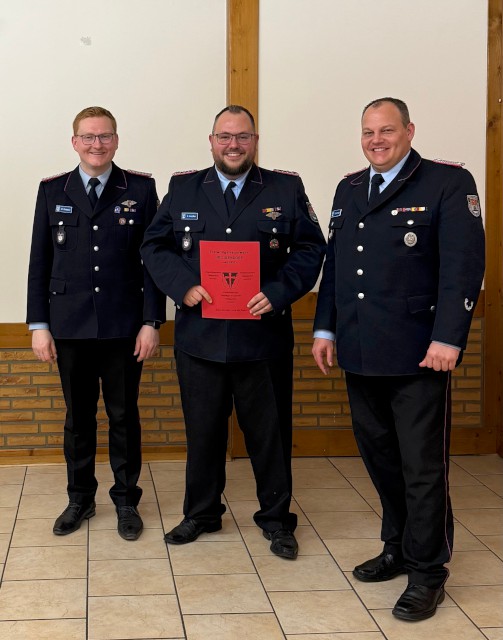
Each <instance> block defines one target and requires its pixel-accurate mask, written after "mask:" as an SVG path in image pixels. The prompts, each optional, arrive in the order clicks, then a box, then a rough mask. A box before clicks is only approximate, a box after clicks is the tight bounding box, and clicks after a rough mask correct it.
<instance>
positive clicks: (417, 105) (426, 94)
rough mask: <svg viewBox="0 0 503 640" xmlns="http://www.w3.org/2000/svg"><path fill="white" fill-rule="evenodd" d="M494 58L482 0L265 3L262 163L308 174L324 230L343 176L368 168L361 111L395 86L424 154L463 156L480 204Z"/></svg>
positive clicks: (306, 179) (296, 0)
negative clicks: (490, 55) (490, 70)
mask: <svg viewBox="0 0 503 640" xmlns="http://www.w3.org/2000/svg"><path fill="white" fill-rule="evenodd" d="M486 60H487V2H486V1H485V0H358V1H350V0H309V1H308V0H261V2H260V59H259V64H260V87H259V110H260V134H261V137H260V164H262V165H263V166H264V167H269V168H281V169H290V170H295V171H298V172H299V173H300V175H301V176H302V178H303V180H304V184H305V186H306V190H307V193H308V195H309V198H310V200H311V202H312V203H313V206H314V208H315V211H316V213H317V214H318V218H319V219H320V223H321V225H322V228H323V229H324V231H325V232H326V230H327V228H328V220H329V213H330V211H331V205H332V199H333V196H334V192H335V187H336V185H337V184H338V182H339V181H340V180H341V179H342V177H343V176H344V174H346V173H348V172H351V171H357V170H359V169H360V168H362V167H364V166H367V165H368V163H367V161H366V160H365V157H364V156H363V153H362V151H361V147H360V117H361V112H362V109H363V107H364V106H365V105H366V104H368V103H369V102H370V101H371V100H373V99H375V98H379V97H382V96H386V95H391V96H395V97H398V98H401V99H403V100H405V102H407V104H408V106H409V110H410V114H411V119H412V121H413V122H414V123H415V124H416V136H415V138H414V141H413V145H414V147H415V148H416V149H417V151H419V153H420V154H421V155H422V156H424V157H425V158H431V159H434V158H443V159H447V160H454V161H461V162H465V163H466V164H465V166H466V168H467V169H469V170H470V171H471V172H472V173H473V175H474V176H475V180H476V182H477V186H478V190H479V194H480V196H481V202H482V203H483V202H484V180H485V178H484V175H485V122H486V92H487V79H486V75H487V74H486V64H487V62H486ZM418 205H420V203H418Z"/></svg>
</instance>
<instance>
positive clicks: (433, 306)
mask: <svg viewBox="0 0 503 640" xmlns="http://www.w3.org/2000/svg"><path fill="white" fill-rule="evenodd" d="M435 309H436V306H435V305H434V304H432V305H431V307H430V311H431V312H432V313H433V312H434V311H435Z"/></svg>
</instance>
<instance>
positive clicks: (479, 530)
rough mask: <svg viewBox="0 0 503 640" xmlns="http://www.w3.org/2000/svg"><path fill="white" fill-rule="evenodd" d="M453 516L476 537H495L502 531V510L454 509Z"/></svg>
mask: <svg viewBox="0 0 503 640" xmlns="http://www.w3.org/2000/svg"><path fill="white" fill-rule="evenodd" d="M454 516H455V518H456V520H459V522H461V524H463V525H464V526H465V527H466V528H467V529H468V531H470V532H471V533H473V534H474V535H476V536H497V535H499V534H501V531H502V529H503V509H459V510H456V509H455V510H454Z"/></svg>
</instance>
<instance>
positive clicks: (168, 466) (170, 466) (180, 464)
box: [146, 460, 185, 473]
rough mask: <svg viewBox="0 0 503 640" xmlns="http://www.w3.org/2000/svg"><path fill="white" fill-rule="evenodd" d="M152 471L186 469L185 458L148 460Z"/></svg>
mask: <svg viewBox="0 0 503 640" xmlns="http://www.w3.org/2000/svg"><path fill="white" fill-rule="evenodd" d="M146 464H147V465H148V467H149V469H150V473H153V472H154V471H185V460H164V461H158V462H147V463H146Z"/></svg>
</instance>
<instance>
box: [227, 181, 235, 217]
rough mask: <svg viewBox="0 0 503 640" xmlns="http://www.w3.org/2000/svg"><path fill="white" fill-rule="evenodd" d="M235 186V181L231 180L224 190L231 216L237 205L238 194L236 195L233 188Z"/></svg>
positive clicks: (228, 212)
mask: <svg viewBox="0 0 503 640" xmlns="http://www.w3.org/2000/svg"><path fill="white" fill-rule="evenodd" d="M235 186H236V183H235V182H229V184H228V185H227V187H226V189H225V191H224V198H225V204H226V206H227V215H228V216H229V218H230V217H231V216H232V214H233V213H234V208H235V206H236V196H235V195H234V191H233V190H232V187H235Z"/></svg>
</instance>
